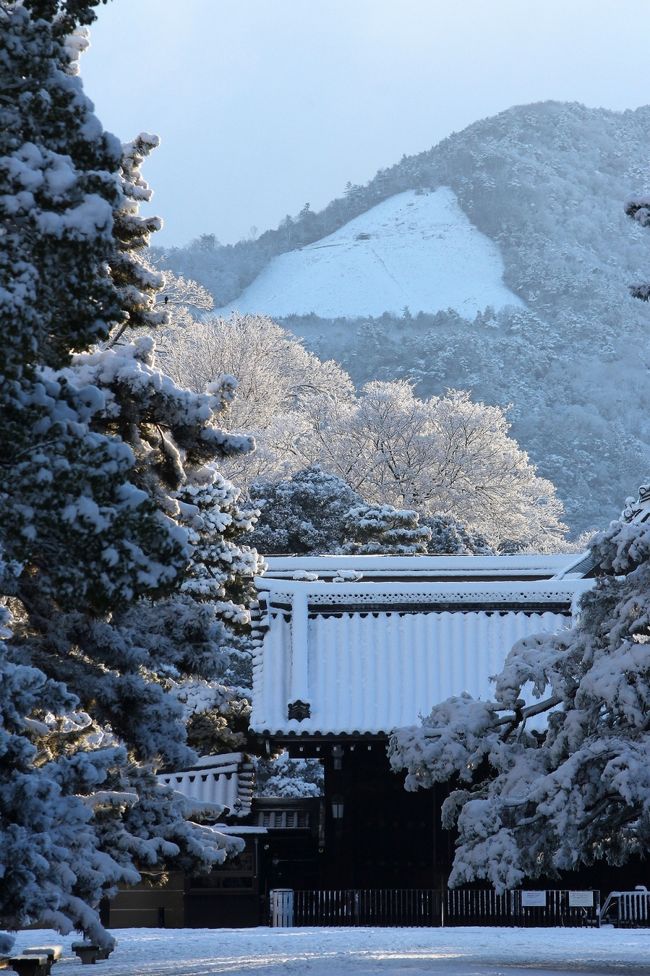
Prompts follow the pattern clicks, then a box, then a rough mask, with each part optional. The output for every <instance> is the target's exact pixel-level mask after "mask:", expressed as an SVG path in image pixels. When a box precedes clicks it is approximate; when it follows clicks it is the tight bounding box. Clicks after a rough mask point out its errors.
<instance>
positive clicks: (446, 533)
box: [420, 515, 494, 556]
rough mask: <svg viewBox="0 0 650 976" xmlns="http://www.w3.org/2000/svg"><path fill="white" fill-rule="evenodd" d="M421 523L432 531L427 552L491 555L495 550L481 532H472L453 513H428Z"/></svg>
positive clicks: (457, 554)
mask: <svg viewBox="0 0 650 976" xmlns="http://www.w3.org/2000/svg"><path fill="white" fill-rule="evenodd" d="M420 525H423V526H425V527H426V528H427V529H429V531H430V533H431V540H430V542H429V544H428V546H427V552H429V553H432V554H436V555H455V556H470V555H475V556H478V555H489V554H490V553H492V552H494V550H493V549H492V547H491V546H490V545H489V544H488V541H487V539H486V538H485V537H484V536H482V535H481V534H480V532H470V531H469V529H467V528H466V527H465V526H464V525H461V523H460V522H458V521H457V520H456V519H455V518H453V517H452V516H451V515H427V516H425V517H424V518H421V519H420Z"/></svg>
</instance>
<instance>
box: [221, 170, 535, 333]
mask: <svg viewBox="0 0 650 976" xmlns="http://www.w3.org/2000/svg"><path fill="white" fill-rule="evenodd" d="M502 278H503V261H502V260H501V255H500V253H499V249H498V247H497V246H496V245H495V244H494V242H493V241H491V240H490V238H489V237H486V236H485V235H484V234H481V233H480V232H479V231H477V230H476V228H475V227H473V226H472V224H471V222H470V221H469V220H468V219H467V216H466V215H465V214H464V213H463V211H462V210H461V209H460V207H459V206H458V202H457V200H456V196H455V194H454V193H453V191H452V190H450V189H449V188H448V187H440V189H438V190H434V191H423V190H416V191H414V190H409V191H407V192H405V193H399V194H397V195H396V196H392V197H389V198H388V200H384V201H383V202H382V203H378V204H377V205H376V206H374V207H371V209H370V210H368V211H366V212H365V213H363V214H361V216H359V217H356V218H354V219H353V220H351V221H349V222H348V223H347V224H344V225H343V227H341V228H339V230H337V231H335V232H334V233H333V234H330V235H329V236H328V237H323V238H321V239H320V240H318V241H316V242H314V243H313V244H307V245H305V247H303V248H300V249H299V250H295V251H289V252H288V253H287V254H281V255H279V256H278V257H276V258H273V259H272V260H271V261H270V262H269V264H268V265H267V266H266V268H264V270H263V271H262V272H261V274H259V275H258V276H257V278H256V279H255V280H254V281H253V282H252V284H250V285H249V286H248V288H246V289H245V290H244V291H243V292H242V294H241V295H239V297H238V298H237V299H235V302H234V303H232V304H231V305H230V306H226V307H224V308H221V309H219V313H220V314H224V315H227V314H228V313H229V312H231V311H233V309H235V308H236V309H237V310H238V311H240V312H259V311H262V312H265V313H267V314H268V315H272V316H275V317H279V316H282V317H286V316H287V315H293V314H303V315H304V314H309V313H315V314H316V315H318V316H319V317H321V318H336V317H338V316H344V317H353V316H360V315H375V316H377V315H381V314H382V313H383V312H387V311H389V312H393V313H394V314H395V315H400V314H401V313H402V311H403V309H404V308H405V307H407V308H408V309H409V311H410V312H411V313H417V312H435V311H438V310H439V309H446V308H452V309H454V310H455V311H457V312H459V313H460V314H461V315H463V316H467V317H470V318H473V317H474V315H475V314H476V312H477V311H480V310H482V309H484V308H485V307H486V306H487V305H491V306H493V307H495V308H502V307H503V306H504V305H515V306H520V305H521V304H522V302H521V301H520V299H519V298H518V297H517V296H516V295H515V294H514V293H513V292H511V291H510V290H509V289H508V288H506V287H505V286H504V284H503V281H502Z"/></svg>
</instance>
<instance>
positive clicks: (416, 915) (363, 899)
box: [294, 888, 442, 926]
mask: <svg viewBox="0 0 650 976" xmlns="http://www.w3.org/2000/svg"><path fill="white" fill-rule="evenodd" d="M441 915H442V892H441V891H434V890H433V889H432V888H401V889H399V888H398V889H391V888H365V889H364V888H357V889H338V890H334V891H296V892H295V893H294V925H382V926H391V925H394V926H402V925H440V922H441Z"/></svg>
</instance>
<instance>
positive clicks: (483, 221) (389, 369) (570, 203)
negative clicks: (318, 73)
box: [162, 102, 650, 529]
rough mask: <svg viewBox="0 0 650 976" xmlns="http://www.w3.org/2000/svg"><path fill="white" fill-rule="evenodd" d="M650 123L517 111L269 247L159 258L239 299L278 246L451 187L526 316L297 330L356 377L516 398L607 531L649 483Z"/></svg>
mask: <svg viewBox="0 0 650 976" xmlns="http://www.w3.org/2000/svg"><path fill="white" fill-rule="evenodd" d="M649 122H650V108H648V107H644V108H640V109H637V110H635V111H628V112H624V113H616V112H610V111H606V110H602V109H588V108H585V107H584V106H581V105H578V104H562V103H554V102H547V103H540V104H536V105H530V106H521V107H517V108H513V109H510V110H508V111H507V112H503V113H501V114H500V115H498V116H496V117H494V118H491V119H486V120H484V121H481V122H477V123H475V124H474V125H472V126H470V127H469V128H467V129H466V130H464V131H463V132H461V133H458V134H454V135H452V136H450V137H449V138H448V139H446V140H444V141H443V142H441V143H440V144H439V145H438V146H436V147H434V148H433V149H431V150H429V151H427V152H424V153H421V154H419V155H416V156H412V157H404V158H403V159H402V160H401V161H400V162H399V163H398V164H396V165H395V166H394V167H392V168H390V169H387V170H382V171H380V172H379V173H378V174H377V176H376V177H375V179H374V180H372V181H371V182H370V183H369V184H368V185H367V186H366V187H349V188H348V190H347V192H346V195H345V196H344V197H343V198H341V199H338V200H335V201H333V202H332V203H331V204H330V205H329V206H328V207H326V208H325V210H323V211H322V212H321V213H319V214H314V213H312V212H311V210H309V208H307V207H305V208H303V211H301V213H300V214H299V215H298V217H296V218H294V219H290V218H287V219H286V220H285V221H284V222H283V224H282V225H281V226H280V227H279V228H278V229H277V230H275V231H269V232H267V233H265V234H263V235H261V236H260V237H259V238H258V239H257V240H254V241H245V242H241V243H240V244H238V245H235V246H229V247H219V246H218V245H216V243H215V241H214V239H211V238H210V237H209V236H207V237H204V238H201V239H200V240H199V241H197V242H194V244H193V245H191V246H190V247H188V248H184V249H175V250H172V251H166V252H165V253H164V254H163V255H162V260H163V261H164V262H165V263H166V264H168V265H169V266H170V267H172V268H173V269H174V270H176V271H178V272H181V273H184V274H188V275H191V276H194V277H196V278H197V279H199V280H201V281H202V282H203V283H204V284H205V285H206V286H207V287H209V288H210V289H211V291H212V293H213V294H214V297H215V304H216V305H217V306H225V305H232V306H234V307H236V306H237V296H238V295H239V294H240V293H241V292H243V291H244V290H245V289H246V288H247V287H248V286H249V285H250V283H251V282H252V281H253V280H254V279H255V278H256V277H257V276H258V275H259V274H260V272H262V271H263V269H264V268H266V267H267V266H268V263H269V261H271V259H273V258H274V257H276V256H277V255H278V254H282V253H284V252H287V251H292V250H295V249H296V248H299V247H304V246H305V245H309V244H311V243H313V242H314V241H319V240H320V239H321V238H323V237H325V236H327V235H330V234H334V233H335V232H337V231H338V230H339V229H340V228H342V227H344V225H345V224H347V223H348V222H349V221H350V220H353V219H354V218H357V217H359V216H360V215H361V214H365V213H366V212H367V211H368V210H369V209H371V208H372V207H375V206H376V205H377V204H378V203H380V202H381V201H383V200H388V198H390V197H393V196H394V195H395V194H398V193H403V192H405V191H407V190H416V191H417V190H424V191H431V190H437V189H438V188H440V187H449V188H450V189H451V190H452V191H453V192H454V194H455V196H456V199H457V200H458V202H459V204H460V207H461V208H462V210H463V211H464V213H465V214H466V215H467V216H468V217H469V219H470V221H471V222H472V224H473V225H474V227H475V228H476V229H477V230H478V231H480V232H481V233H482V234H483V235H485V236H486V237H488V238H490V240H491V241H492V242H494V244H495V245H496V246H497V247H498V249H499V251H500V255H501V258H502V261H503V282H504V284H505V285H506V286H507V288H508V289H509V290H510V291H511V292H512V293H514V295H515V296H517V297H518V298H519V299H520V301H521V303H522V304H521V306H520V307H519V308H515V307H512V308H507V307H506V308H501V309H499V310H498V311H496V312H495V311H494V310H492V309H489V308H488V309H482V310H481V312H480V313H479V314H478V315H476V316H475V317H473V318H471V319H469V318H463V317H462V316H461V315H460V314H459V313H458V312H450V311H448V310H447V308H446V307H445V306H444V304H443V303H442V302H441V304H442V307H441V308H440V309H439V310H438V311H436V310H435V309H433V308H431V310H430V311H429V312H427V313H426V314H420V315H419V316H418V315H415V316H413V315H411V314H410V311H409V309H410V305H409V302H408V300H405V302H404V304H405V305H406V306H409V309H407V310H406V312H405V313H404V312H403V313H402V314H399V315H396V314H395V312H394V309H391V310H390V314H384V315H381V316H380V315H377V314H376V313H375V317H374V318H369V317H368V316H363V317H358V316H357V317H355V312H356V310H355V309H354V308H351V309H350V311H349V313H347V314H346V315H344V316H341V317H340V318H339V319H337V320H333V319H329V318H317V317H316V316H313V315H304V314H303V315H301V316H300V317H297V316H294V317H289V318H285V324H287V325H289V326H290V327H291V328H293V329H294V330H295V331H297V332H299V334H301V335H303V336H304V337H305V340H306V342H307V344H308V345H309V346H310V347H311V348H313V349H314V351H316V352H318V353H319V354H321V355H324V356H327V357H330V356H335V357H336V358H337V359H338V360H339V361H340V362H341V363H342V364H343V365H344V366H345V368H346V369H348V370H349V371H350V372H351V373H352V375H353V377H354V379H355V380H356V381H357V382H362V381H365V380H368V379H371V378H384V379H387V378H391V379H392V378H395V377H403V376H406V377H411V378H412V379H413V380H414V381H415V382H416V383H417V384H418V392H420V393H421V394H423V395H430V394H432V393H439V392H441V391H442V390H444V389H445V388H447V387H457V388H464V389H471V390H472V391H473V393H474V396H476V397H482V398H483V399H485V400H486V401H487V402H492V403H499V404H507V403H512V410H511V418H512V420H513V424H514V427H513V433H514V434H515V436H516V437H517V439H518V441H519V442H520V443H521V444H522V446H523V447H525V448H526V449H527V450H528V451H529V453H530V454H531V457H532V458H533V460H534V461H535V462H536V463H537V464H538V465H539V469H540V473H542V474H543V475H545V476H546V477H549V478H551V480H553V481H554V482H555V483H556V484H557V486H558V489H559V493H560V495H561V497H562V498H563V500H564V502H565V504H566V506H567V515H568V518H569V520H570V522H571V524H572V525H573V527H574V528H576V529H580V528H584V527H587V526H589V525H594V524H598V523H602V521H603V519H606V518H608V517H609V516H613V515H614V514H615V512H616V511H617V509H618V507H619V506H620V501H621V499H622V498H623V497H624V496H625V495H626V494H628V493H629V492H630V491H631V490H632V488H633V486H634V485H635V484H636V483H637V482H638V481H639V479H640V478H641V479H642V478H643V477H644V476H645V473H646V466H647V464H648V455H649V453H650V451H649V448H650V425H649V424H648V420H647V418H648V415H649V413H648V406H649V405H650V403H649V396H650V395H649V389H650V385H649V383H648V368H649V367H650V353H648V352H647V339H646V336H647V329H648V325H649V324H650V308H649V307H648V306H647V305H645V304H644V303H641V302H638V301H635V300H634V299H632V298H631V297H630V295H629V292H628V285H629V284H630V283H633V282H635V281H638V280H640V279H643V278H644V277H645V276H646V274H647V267H648V264H649V263H650V248H649V247H648V243H647V237H644V235H643V231H642V229H641V228H639V227H638V226H636V225H635V224H634V223H633V222H632V221H630V220H628V219H627V218H626V216H625V213H624V204H625V202H626V200H627V198H628V197H629V196H630V195H631V194H632V193H638V192H640V191H641V192H643V191H647V190H648V188H649V187H650V162H649V161H650V126H649V125H648V123H649ZM364 243H367V242H364V241H359V246H360V247H361V246H363V244H364ZM472 284H473V283H472V282H468V289H469V290H472ZM474 284H475V283H474ZM335 288H336V281H335V280H333V281H332V289H335ZM407 298H408V296H407ZM309 307H310V306H309V303H308V301H306V304H303V306H302V309H301V311H304V309H306V308H309ZM259 311H267V309H264V308H260V309H259ZM269 311H270V310H269ZM387 311H388V310H387Z"/></svg>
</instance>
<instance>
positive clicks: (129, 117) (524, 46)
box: [82, 0, 650, 244]
mask: <svg viewBox="0 0 650 976" xmlns="http://www.w3.org/2000/svg"><path fill="white" fill-rule="evenodd" d="M647 15H648V0H543V2H539V0H111V2H110V3H109V5H108V6H107V7H100V8H99V20H98V22H97V23H96V24H95V26H94V27H93V29H92V38H91V40H92V47H91V50H90V52H89V53H88V54H86V55H85V56H84V59H83V64H82V75H83V78H84V83H85V85H86V90H87V92H88V94H89V95H90V97H91V98H92V99H93V100H94V102H95V105H96V108H97V111H98V114H99V116H100V118H101V119H102V121H103V122H104V124H105V126H106V127H107V128H109V129H111V130H112V131H114V132H115V133H116V134H117V135H119V136H120V138H122V139H128V138H131V137H132V136H133V135H135V134H137V133H138V132H140V131H143V130H146V131H149V132H157V133H158V134H159V135H160V136H161V138H162V146H161V148H160V149H159V150H158V151H157V152H156V153H155V155H154V157H152V159H151V160H150V161H149V163H148V164H147V167H146V171H145V175H146V177H147V178H148V179H149V181H150V183H151V184H152V185H153V187H154V189H155V191H156V198H155V207H154V208H153V209H154V210H155V212H156V213H159V214H160V215H161V216H162V217H163V218H164V220H165V228H164V230H163V231H162V232H161V234H160V235H158V237H157V241H158V242H159V243H164V244H183V243H186V242H187V241H189V240H190V239H191V238H192V237H196V236H197V235H198V234H200V233H214V234H216V235H217V237H219V239H220V240H222V241H224V242H229V241H234V240H237V239H239V238H240V237H243V236H248V234H249V233H250V229H251V227H253V226H254V227H256V228H257V229H258V230H259V231H262V230H265V229H266V228H268V227H271V226H275V225H276V224H277V223H278V222H279V221H280V220H281V219H282V218H283V217H284V215H285V214H286V213H291V214H295V213H297V211H298V210H299V209H300V208H301V207H302V206H303V204H304V203H306V202H307V201H308V202H309V203H310V204H311V206H312V208H313V209H318V208H320V207H322V206H323V205H324V204H326V203H327V202H328V201H329V200H330V199H331V198H332V197H334V196H337V195H339V194H340V193H341V192H342V190H343V188H344V186H345V183H346V182H347V181H348V180H351V181H352V182H353V183H362V182H365V181H366V180H368V179H369V178H370V177H372V176H373V175H374V173H375V172H376V170H377V169H378V168H379V167H382V166H387V165H390V164H391V163H394V162H396V161H397V160H399V158H400V157H401V156H402V155H403V154H404V153H407V154H410V153H414V152H420V151H421V150H423V149H428V148H429V147H430V146H432V145H433V144H434V143H436V142H438V141H439V140H440V139H442V138H444V137H445V136H447V135H449V133H451V132H453V131H458V130H460V129H462V128H464V127H465V126H466V125H468V124H469V123H471V122H474V121H476V120H477V119H480V118H484V117H485V116H487V115H492V114H494V113H496V112H500V111H502V110H503V109H506V108H509V107H510V106H511V105H516V104H521V103H524V102H531V101H540V100H543V99H547V98H554V99H562V100H567V101H581V102H585V103H586V104H587V105H591V106H597V105H602V106H605V107H607V108H613V109H625V108H636V107H637V106H638V105H642V104H646V103H647V102H650V73H649V72H648V62H647V32H646V29H645V27H646V25H647ZM649 163H650V161H649Z"/></svg>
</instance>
